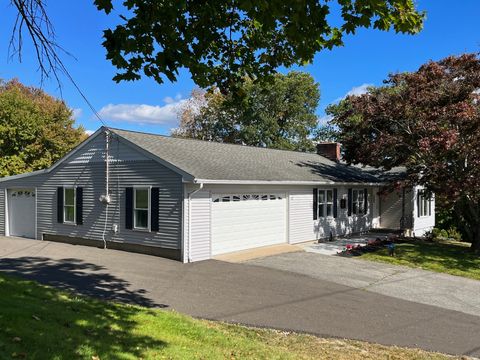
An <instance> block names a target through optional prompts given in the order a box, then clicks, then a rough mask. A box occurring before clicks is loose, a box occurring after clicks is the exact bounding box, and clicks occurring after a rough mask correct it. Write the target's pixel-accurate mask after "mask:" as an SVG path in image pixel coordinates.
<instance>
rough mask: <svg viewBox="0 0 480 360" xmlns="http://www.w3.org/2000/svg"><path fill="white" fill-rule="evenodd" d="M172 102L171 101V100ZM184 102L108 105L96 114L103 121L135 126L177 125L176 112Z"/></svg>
mask: <svg viewBox="0 0 480 360" xmlns="http://www.w3.org/2000/svg"><path fill="white" fill-rule="evenodd" d="M170 99H171V98H170ZM172 100H173V99H172ZM185 101H186V100H180V99H179V100H174V101H173V102H168V101H167V100H165V102H166V105H163V106H159V105H147V104H108V105H106V106H104V107H103V108H101V109H100V111H99V112H98V113H99V115H100V117H102V118H103V119H105V120H110V121H118V122H128V123H135V124H154V125H177V122H178V112H179V109H180V107H181V105H182V104H183V103H184V102H185Z"/></svg>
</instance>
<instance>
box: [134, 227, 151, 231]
mask: <svg viewBox="0 0 480 360" xmlns="http://www.w3.org/2000/svg"><path fill="white" fill-rule="evenodd" d="M132 230H133V231H138V232H150V229H143V228H133V229H132Z"/></svg>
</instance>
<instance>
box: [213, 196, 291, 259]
mask: <svg viewBox="0 0 480 360" xmlns="http://www.w3.org/2000/svg"><path fill="white" fill-rule="evenodd" d="M212 200H213V206H212V255H219V254H224V253H228V252H232V251H239V250H245V249H251V248H255V247H260V246H267V245H274V244H281V243H285V242H286V199H285V194H280V193H263V194H213V195H212Z"/></svg>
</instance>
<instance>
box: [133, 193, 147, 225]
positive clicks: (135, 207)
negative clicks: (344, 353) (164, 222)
mask: <svg viewBox="0 0 480 360" xmlns="http://www.w3.org/2000/svg"><path fill="white" fill-rule="evenodd" d="M137 190H147V194H148V199H147V209H144V208H137ZM151 190H152V188H151V187H148V186H137V187H134V188H133V230H138V231H150V226H151V224H150V217H151V215H150V213H151V211H152V209H151V204H150V203H151V201H150V197H151ZM137 210H143V211H145V210H147V227H138V226H137V217H136V213H137Z"/></svg>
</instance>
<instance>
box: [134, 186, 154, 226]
mask: <svg viewBox="0 0 480 360" xmlns="http://www.w3.org/2000/svg"><path fill="white" fill-rule="evenodd" d="M134 194H135V195H134V197H135V198H134V209H133V214H134V215H133V226H134V228H135V229H139V230H148V229H149V223H148V218H149V216H148V213H149V211H150V208H149V204H150V199H149V197H150V194H149V189H148V188H136V189H135V192H134Z"/></svg>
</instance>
